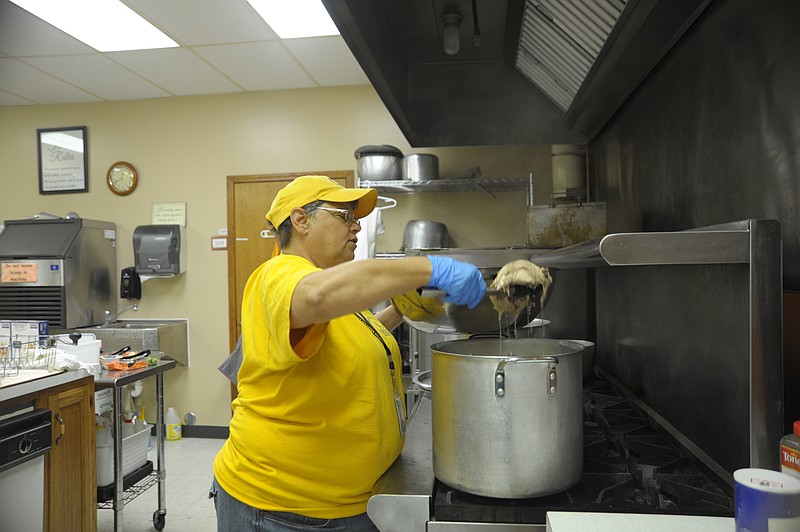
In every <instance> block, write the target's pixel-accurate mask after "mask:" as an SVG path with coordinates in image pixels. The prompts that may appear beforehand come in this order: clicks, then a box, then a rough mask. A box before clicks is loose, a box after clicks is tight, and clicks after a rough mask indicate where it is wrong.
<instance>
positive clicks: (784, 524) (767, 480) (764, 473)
mask: <svg viewBox="0 0 800 532" xmlns="http://www.w3.org/2000/svg"><path fill="white" fill-rule="evenodd" d="M733 481H734V500H735V501H736V532H797V531H798V530H800V480H798V479H796V478H794V477H791V476H789V475H786V474H784V473H780V472H778V471H772V470H770V469H755V468H750V469H739V470H737V471H734V473H733Z"/></svg>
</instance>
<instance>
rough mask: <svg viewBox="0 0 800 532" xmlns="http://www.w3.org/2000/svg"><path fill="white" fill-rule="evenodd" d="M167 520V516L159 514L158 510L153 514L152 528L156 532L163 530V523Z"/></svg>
mask: <svg viewBox="0 0 800 532" xmlns="http://www.w3.org/2000/svg"><path fill="white" fill-rule="evenodd" d="M166 520H167V514H162V513H159V511H158V510H156V511H155V513H153V526H154V527H155V528H156V530H164V521H166Z"/></svg>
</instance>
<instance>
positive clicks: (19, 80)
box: [0, 58, 100, 103]
mask: <svg viewBox="0 0 800 532" xmlns="http://www.w3.org/2000/svg"><path fill="white" fill-rule="evenodd" d="M0 89H2V90H5V91H7V92H10V93H11V94H15V95H17V96H20V97H24V98H28V99H30V100H32V101H34V102H36V103H85V102H96V101H100V99H99V98H97V97H96V96H94V95H92V94H89V93H88V92H85V91H82V90H80V89H78V88H76V87H73V86H72V85H70V84H69V83H66V82H64V81H61V80H60V79H56V78H54V77H53V76H51V75H49V74H45V73H44V72H41V71H39V70H37V69H36V68H34V67H32V66H31V65H27V64H25V63H23V62H22V61H20V60H19V59H13V58H4V59H0Z"/></svg>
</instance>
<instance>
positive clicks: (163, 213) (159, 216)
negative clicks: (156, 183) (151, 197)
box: [150, 201, 186, 227]
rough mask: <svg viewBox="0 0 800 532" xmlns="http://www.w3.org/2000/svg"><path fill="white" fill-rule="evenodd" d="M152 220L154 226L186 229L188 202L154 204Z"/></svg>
mask: <svg viewBox="0 0 800 532" xmlns="http://www.w3.org/2000/svg"><path fill="white" fill-rule="evenodd" d="M150 220H151V221H150V223H151V224H153V225H163V224H167V225H181V226H183V227H186V202H185V201H183V202H180V201H179V202H176V203H153V213H152V215H151V216H150Z"/></svg>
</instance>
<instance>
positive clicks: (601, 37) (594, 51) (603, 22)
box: [515, 0, 627, 112]
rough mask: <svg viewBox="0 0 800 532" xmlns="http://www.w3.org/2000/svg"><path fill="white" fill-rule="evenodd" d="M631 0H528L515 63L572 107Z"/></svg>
mask: <svg viewBox="0 0 800 532" xmlns="http://www.w3.org/2000/svg"><path fill="white" fill-rule="evenodd" d="M626 4H627V0H527V1H526V3H525V12H524V16H523V21H522V28H521V31H520V42H519V48H518V50H517V58H516V64H515V66H516V68H517V70H519V71H520V72H521V73H522V74H523V75H524V76H525V77H526V78H527V79H528V80H529V81H530V82H531V83H533V84H534V85H536V86H537V87H538V88H539V89H540V90H541V91H542V92H543V93H544V94H545V95H546V96H547V97H548V98H549V99H550V100H552V101H553V103H555V104H556V105H557V106H558V107H559V108H560V109H561V110H562V111H564V112H567V110H568V109H569V108H570V105H572V102H573V100H574V99H575V97H576V96H577V94H578V90H579V89H580V87H581V85H582V84H583V82H584V80H585V79H586V76H587V75H588V74H589V71H590V70H591V68H592V66H593V65H594V63H595V61H596V60H597V58H598V56H599V55H600V52H601V50H602V49H603V46H604V45H605V43H606V41H607V40H608V36H609V35H610V34H611V31H612V30H613V29H614V26H615V25H616V23H617V21H618V20H619V18H620V16H621V15H622V11H623V10H624V9H625V6H626Z"/></svg>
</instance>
